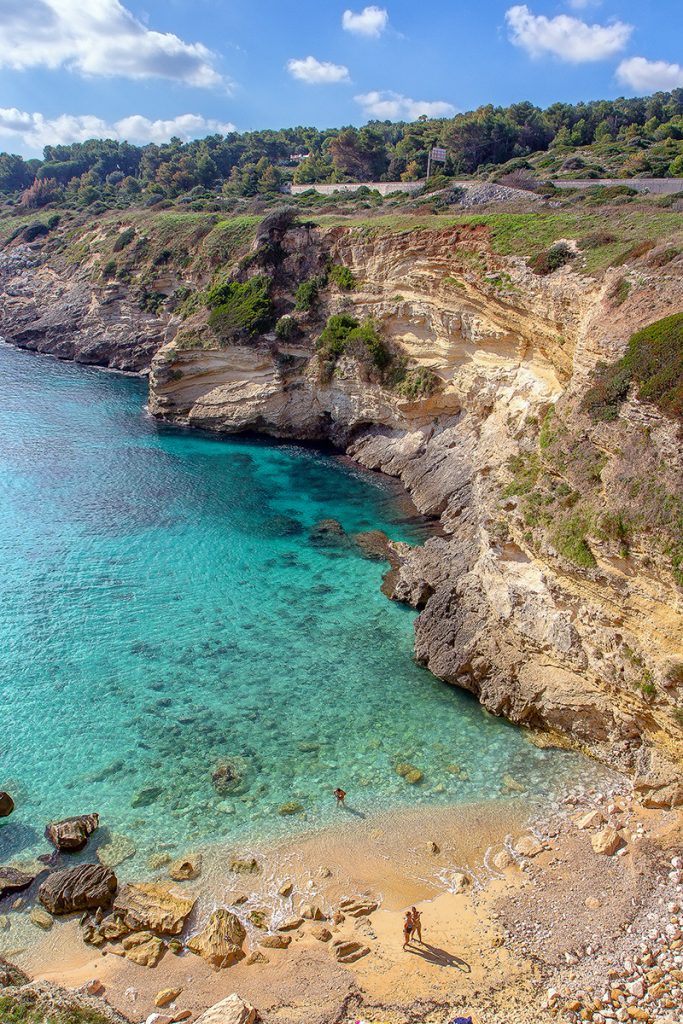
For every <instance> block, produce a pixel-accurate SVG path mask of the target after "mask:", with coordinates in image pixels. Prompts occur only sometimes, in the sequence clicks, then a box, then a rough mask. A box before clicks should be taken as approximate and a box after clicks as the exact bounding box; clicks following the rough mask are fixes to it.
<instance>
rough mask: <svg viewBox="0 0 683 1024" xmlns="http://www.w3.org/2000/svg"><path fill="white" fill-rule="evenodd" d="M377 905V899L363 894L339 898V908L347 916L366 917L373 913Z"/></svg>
mask: <svg viewBox="0 0 683 1024" xmlns="http://www.w3.org/2000/svg"><path fill="white" fill-rule="evenodd" d="M378 906H379V902H378V901H377V900H371V899H367V898H365V897H363V896H358V897H355V896H347V897H345V898H344V899H343V900H341V902H340V904H339V909H340V910H341V911H342V912H343V913H344V914H345V915H346V916H348V917H367V916H368V915H369V914H373V913H374V912H375V911H376V910H377V908H378Z"/></svg>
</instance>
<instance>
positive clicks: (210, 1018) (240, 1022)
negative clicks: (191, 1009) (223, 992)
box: [195, 992, 256, 1024]
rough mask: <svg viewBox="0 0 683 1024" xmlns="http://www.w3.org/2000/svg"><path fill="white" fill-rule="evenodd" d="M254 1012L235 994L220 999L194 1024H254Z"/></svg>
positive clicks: (248, 1004)
mask: <svg viewBox="0 0 683 1024" xmlns="http://www.w3.org/2000/svg"><path fill="white" fill-rule="evenodd" d="M255 1020H256V1010H255V1009H254V1007H253V1006H252V1005H251V1003H247V1002H245V1000H244V999H241V998H240V997H239V996H238V995H237V993H235V992H233V993H232V995H229V996H227V997H226V998H225V999H221V1001H220V1003H216V1004H215V1005H214V1006H210V1007H209V1009H208V1010H205V1012H204V1013H203V1014H202V1015H201V1017H198V1018H197V1020H196V1022H195V1024H254V1022H255Z"/></svg>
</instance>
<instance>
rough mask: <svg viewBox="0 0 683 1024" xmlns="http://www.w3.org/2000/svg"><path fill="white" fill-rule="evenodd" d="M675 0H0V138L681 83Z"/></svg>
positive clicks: (641, 90)
mask: <svg viewBox="0 0 683 1024" xmlns="http://www.w3.org/2000/svg"><path fill="white" fill-rule="evenodd" d="M682 51H683V4H681V2H680V0H529V2H528V3H515V2H512V3H511V2H509V0H508V2H505V0H501V2H499V0H473V2H464V0H386V3H382V2H380V3H377V4H371V5H366V4H364V3H363V2H362V0H361V2H360V3H355V2H353V0H350V2H346V3H345V2H344V0H342V2H340V3H337V2H336V0H0V150H5V151H10V152H15V153H21V154H22V155H24V156H39V155H41V153H42V148H43V146H44V145H46V144H51V143H59V142H62V143H70V142H79V141H83V140H85V139H87V138H93V137H107V138H120V139H128V140H129V141H130V142H135V143H138V144H142V143H145V142H150V141H151V142H158V143H161V142H165V141H168V139H169V138H171V136H178V137H180V138H182V139H184V140H187V139H192V138H201V137H202V136H204V135H207V134H213V133H215V132H220V133H225V132H228V131H232V130H234V129H236V130H238V131H248V130H252V129H257V128H284V127H288V126H294V125H314V126H316V127H318V128H327V127H334V126H341V125H348V124H354V125H362V124H364V123H366V122H367V121H368V120H372V119H376V118H379V119H380V120H385V119H389V120H406V121H410V120H414V119H416V118H417V117H419V116H420V114H427V115H429V116H446V117H448V116H452V115H453V114H454V113H456V112H457V111H465V110H471V109H474V108H475V107H477V106H479V105H481V104H483V103H493V104H500V105H507V104H509V103H514V102H517V101H519V100H525V99H528V100H531V101H532V102H534V103H537V104H538V105H540V106H548V105H549V104H551V103H554V102H555V101H558V100H562V101H566V102H576V101H577V100H582V99H583V100H589V99H608V98H614V97H617V96H636V95H646V94H648V93H651V92H655V91H657V90H660V89H661V90H670V89H672V88H677V87H683V52H682Z"/></svg>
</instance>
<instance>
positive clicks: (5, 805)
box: [0, 790, 14, 818]
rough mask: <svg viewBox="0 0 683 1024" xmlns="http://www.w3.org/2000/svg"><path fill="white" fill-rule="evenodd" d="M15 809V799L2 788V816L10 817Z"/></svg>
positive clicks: (0, 809)
mask: <svg viewBox="0 0 683 1024" xmlns="http://www.w3.org/2000/svg"><path fill="white" fill-rule="evenodd" d="M13 810H14V800H13V799H12V797H11V796H10V795H9V793H5V791H4V790H0V818H8V817H9V816H10V814H11V813H12V811H13Z"/></svg>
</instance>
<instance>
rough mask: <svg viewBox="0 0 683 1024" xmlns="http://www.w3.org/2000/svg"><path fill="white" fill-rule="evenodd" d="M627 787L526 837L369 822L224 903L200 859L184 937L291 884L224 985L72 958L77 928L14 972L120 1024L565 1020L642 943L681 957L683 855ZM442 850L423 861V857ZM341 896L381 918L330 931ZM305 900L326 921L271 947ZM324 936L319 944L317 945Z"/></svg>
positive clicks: (313, 843)
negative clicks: (602, 836)
mask: <svg viewBox="0 0 683 1024" xmlns="http://www.w3.org/2000/svg"><path fill="white" fill-rule="evenodd" d="M624 788H625V787H623V786H622V787H620V786H615V790H614V791H611V792H610V791H606V790H605V789H603V790H602V791H600V792H597V791H595V790H592V791H590V790H585V789H584V790H580V791H577V792H575V793H569V794H568V795H567V796H566V797H565V798H564V799H563V801H562V802H561V804H558V805H556V806H555V807H554V808H551V809H547V810H546V811H545V812H541V814H540V815H539V816H537V817H534V818H533V819H532V820H531V821H529V819H528V813H527V812H528V808H527V807H526V805H525V802H524V801H523V800H519V801H515V802H514V804H512V803H510V804H508V805H507V807H506V808H505V809H502V808H497V809H496V810H497V811H498V812H500V813H499V815H498V817H497V820H495V821H493V820H492V818H491V816H490V815H487V814H486V813H485V811H486V810H487V808H482V806H481V805H467V807H465V808H463V807H461V808H459V809H457V811H455V810H454V809H452V808H451V809H449V811H448V812H447V813H445V812H440V813H439V814H432V815H427V814H425V812H424V811H422V810H417V811H412V812H408V813H406V814H402V815H401V816H399V817H397V818H396V820H393V821H390V820H386V819H382V826H383V827H379V825H378V822H377V821H373V822H369V823H367V824H366V823H358V824H356V825H354V826H353V827H352V828H350V829H346V830H343V831H342V830H335V831H334V834H332V832H331V831H329V830H328V832H327V833H323V834H320V835H317V836H314V837H310V838H308V839H307V840H305V841H302V842H297V843H294V844H291V845H290V844H280V845H279V846H278V847H276V848H274V849H273V851H271V856H272V857H273V858H274V861H275V862H276V863H277V865H278V870H275V869H274V863H273V862H271V861H269V860H264V862H263V864H262V871H261V873H260V874H259V875H258V876H243V875H241V876H235V875H233V876H232V878H233V884H232V885H231V887H230V892H229V893H228V892H226V891H225V889H224V888H222V886H223V885H224V882H225V879H226V878H227V875H226V873H225V872H224V873H222V874H221V873H218V874H215V875H214V874H213V871H214V868H215V864H212V863H211V860H210V859H207V862H206V864H205V865H204V866H203V868H202V876H201V878H200V879H199V880H198V881H197V882H196V883H182V884H174V885H172V886H171V888H172V889H173V891H175V892H183V893H188V894H194V893H196V892H199V891H201V890H202V889H204V888H205V886H206V881H207V879H209V880H211V884H210V886H209V890H208V891H204V894H203V897H202V898H201V900H200V904H199V907H198V912H197V913H196V915H193V918H192V919H191V921H192V923H191V925H190V930H191V931H192V932H195V931H196V930H197V929H198V928H200V927H202V925H203V923H204V922H205V920H206V917H207V916H208V914H209V913H210V911H211V910H212V909H214V908H215V907H216V906H217V905H218V906H222V905H226V903H227V904H228V905H230V904H229V899H230V898H232V899H238V900H239V897H240V896H241V895H245V894H246V893H247V892H249V897H248V901H247V903H245V904H240V906H239V912H240V915H241V916H246V913H247V912H248V911H249V909H250V908H252V907H255V906H257V905H259V903H260V905H261V906H264V905H265V901H263V900H262V898H261V894H262V892H263V890H264V885H265V888H268V887H270V889H271V891H272V889H273V887H274V886H275V885H280V883H281V882H282V881H283V880H286V881H288V882H291V883H293V885H294V892H293V895H292V897H290V898H289V899H288V900H287V901H286V903H287V905H286V906H284V905H283V906H282V908H281V912H280V913H279V915H278V916H274V918H273V920H272V922H271V929H270V934H273V935H281V934H286V935H287V936H289V937H290V938H291V940H292V941H291V943H290V945H289V947H288V948H284V949H272V948H267V949H264V948H263V947H262V946H261V945H260V943H259V940H260V939H262V938H263V936H264V932H263V931H262V930H259V929H255V928H251V929H250V932H249V935H248V938H247V942H246V943H245V953H249V952H251V953H252V954H253V953H254V951H256V952H257V953H259V954H260V956H257V957H256V958H255V959H252V958H251V957H250V958H249V959H247V960H242V961H241V962H240V963H237V964H234V965H233V966H231V967H227V968H224V969H223V970H217V969H215V968H212V967H211V966H210V965H209V964H207V963H206V962H205V961H204V960H203V959H202V958H200V957H199V956H196V955H193V954H192V953H191V952H189V951H188V952H185V953H183V954H181V955H179V956H178V955H173V954H172V953H171V952H167V953H166V955H165V956H164V957H163V959H162V960H161V962H160V963H159V965H158V966H156V967H155V968H148V967H143V966H138V965H137V964H134V963H130V962H129V961H128V960H126V959H122V958H121V957H120V956H114V955H112V954H111V953H110V952H108V951H107V950H106V949H105V950H104V951H99V950H96V949H93V948H92V947H87V946H84V945H83V944H82V942H81V939H80V935H79V930H78V921H77V920H76V919H75V918H73V919H71V920H70V921H68V922H65V923H63V924H59V925H57V926H56V927H55V928H53V930H52V931H51V932H48V933H45V934H44V935H43V936H42V938H41V940H40V944H39V946H38V947H34V950H33V952H32V954H31V955H30V956H23V957H21V958H20V960H19V966H20V967H23V968H24V969H25V970H28V972H29V974H31V975H33V976H34V977H36V978H37V980H38V981H44V982H47V983H49V984H51V985H59V986H66V987H68V988H71V989H79V990H82V989H83V988H84V987H86V986H87V987H92V983H93V982H94V981H95V980H96V981H97V982H98V986H97V987H98V990H99V991H100V992H101V993H102V994H103V995H104V997H105V999H106V1000H107V1002H108V1003H109V1005H111V1006H112V1007H114V1008H115V1009H116V1010H118V1011H119V1012H120V1013H122V1014H124V1015H125V1016H126V1017H127V1018H128V1019H129V1020H130V1021H132V1022H139V1021H143V1020H145V1019H146V1018H147V1017H148V1016H149V1014H151V1013H153V1012H160V1013H162V1014H165V1015H167V1016H168V1017H169V1018H170V1019H171V1020H172V1019H174V1017H175V1015H176V1014H178V1015H180V1016H181V1017H182V1016H183V1015H184V1014H186V1013H189V1014H190V1015H191V1017H186V1018H185V1019H196V1017H198V1016H199V1015H200V1014H201V1013H203V1012H204V1010H205V1009H206V1008H207V1007H208V1006H211V1005H213V1004H215V1003H216V1002H218V1001H220V1000H221V999H223V998H225V997H226V996H227V995H228V994H230V993H232V992H236V993H238V994H239V996H240V997H241V998H242V999H245V1000H246V1001H247V1002H248V1003H250V1004H252V1005H254V1006H255V1007H257V1009H258V1011H259V1015H260V1019H261V1020H263V1021H264V1022H266V1024H295V1022H297V1021H300V1020H301V1019H302V1015H303V1017H305V1019H306V1020H307V1021H312V1022H314V1024H329V1022H332V1021H335V1022H336V1021H338V1022H340V1024H341V1022H342V1021H349V1022H351V1021H354V1020H356V1019H358V1018H363V1019H365V1020H368V1021H377V1022H387V1024H405V1022H406V1021H425V1022H433V1024H439V1022H440V1024H443V1022H445V1021H446V1020H450V1018H451V1017H452V1016H454V1015H455V1014H458V1013H462V1014H464V1015H470V1014H471V1015H473V1019H474V1021H475V1022H477V1024H511V1021H512V1020H514V1021H515V1024H541V1022H545V1021H548V1022H549V1021H552V1020H561V1021H570V1022H571V1021H575V1020H578V1018H579V1008H578V1005H579V1004H581V1006H582V1005H583V1003H581V999H583V998H584V996H583V995H582V993H584V994H585V992H586V991H587V990H588V989H589V988H591V987H593V988H594V990H595V991H596V993H599V991H600V988H601V987H602V988H603V989H604V987H605V985H606V984H607V976H608V974H609V975H610V977H611V979H612V981H611V984H612V986H613V987H615V986H616V987H619V985H620V984H621V985H623V984H625V982H619V980H615V979H618V978H620V977H621V976H622V975H623V974H625V973H627V972H628V971H629V970H630V971H631V973H632V972H633V970H635V968H633V967H632V966H629V965H631V959H637V957H638V956H640V955H642V953H641V952H640V950H641V947H642V946H643V942H644V941H646V940H647V941H650V942H652V939H651V938H650V939H648V938H647V937H648V935H650V936H651V935H653V934H654V932H652V929H653V927H655V926H656V927H657V928H660V929H661V930H662V934H663V935H668V936H669V940H671V941H673V952H672V955H673V956H674V957H676V956H683V954H681V953H679V952H678V951H677V949H680V946H681V942H680V941H679V940H678V939H677V937H676V936H678V935H680V934H681V933H680V928H679V927H678V925H676V927H673V926H669V927H668V931H667V929H666V928H665V925H669V921H670V920H671V921H673V920H676V921H678V916H677V915H676V914H674V916H672V915H671V912H670V910H669V909H668V908H670V907H671V906H673V905H677V904H672V903H671V902H670V901H671V899H674V898H676V894H678V899H679V903H680V899H681V898H682V897H683V872H682V871H678V870H674V871H671V866H670V865H671V864H672V863H674V861H675V860H676V858H675V856H674V855H675V854H676V853H678V852H680V848H681V841H682V840H683V814H682V813H681V812H680V811H676V810H669V811H665V810H645V809H643V808H642V807H641V806H640V805H638V804H637V803H636V802H635V801H634V800H633V798H632V796H631V795H630V794H629V793H625V792H623V790H624ZM620 789H621V792H619V790H620ZM488 810H491V808H488ZM586 814H588V815H589V816H593V817H594V818H595V820H594V821H593V824H592V825H590V826H587V825H585V824H583V823H582V822H584V821H585V817H586ZM606 823H609V825H610V826H614V827H615V828H617V827H618V828H619V833H620V835H621V836H622V842H621V845H620V852H619V853H618V854H616V855H614V854H613V855H607V856H606V855H602V854H599V853H598V852H596V849H595V845H594V841H595V837H596V835H598V834H599V833H600V832H602V831H603V830H604V828H605V827H609V826H607V824H606ZM439 841H440V842H441V844H442V845H440V846H439V852H438V853H436V854H435V853H433V852H432V849H431V846H430V844H431V843H432V842H436V843H437V845H439ZM503 854H507V856H501V855H503ZM672 857H673V859H672ZM494 861H496V862H495V863H494ZM406 862H409V864H410V865H411V868H412V874H410V873H409V872H408V871H407V870H406ZM425 868H428V869H429V870H425ZM205 871H206V874H205ZM463 878H465V879H467V881H463ZM449 879H450V881H451V883H452V884H450V885H448V880H449ZM221 896H222V899H221V898H220V897H221ZM345 896H354V897H356V898H360V899H365V900H367V901H371V905H372V904H374V903H375V902H377V903H378V906H377V908H376V909H375V910H374V911H372V912H371V913H369V914H367V915H362V916H359V917H357V918H355V919H354V918H353V917H349V916H346V919H345V920H338V919H337V917H334V916H333V915H334V914H335V908H338V907H339V903H340V901H341V900H342V899H343V898H344V897H345ZM303 900H306V901H307V902H312V903H314V904H316V905H319V906H320V908H321V911H322V913H323V915H324V917H325V918H326V920H323V921H322V922H316V921H311V920H300V921H299V924H298V926H297V927H296V928H289V927H287V929H286V930H285V931H284V932H283V931H281V930H280V928H281V925H282V923H285V922H284V918H285V916H287V915H288V916H290V917H291V914H292V913H294V914H296V912H297V910H298V909H299V907H300V906H301V905H302V901H303ZM281 903H282V901H281ZM411 904H414V905H416V906H417V907H418V908H419V910H420V912H421V914H422V919H423V925H424V935H423V939H424V942H423V943H422V944H421V945H420V944H419V943H416V942H415V943H412V944H411V946H410V947H409V949H408V950H406V951H403V950H402V948H401V944H402V936H401V922H402V917H403V911H404V909H405V908H406V907H408V906H410V905H411ZM321 927H322V928H326V929H328V930H329V932H330V933H331V936H330V939H331V941H330V939H328V941H321V939H320V937H319V934H320V929H321ZM335 941H349V942H354V943H358V944H360V945H361V946H363V947H364V948H365V949H366V950H367V952H366V953H365V954H364V955H362V956H361V957H360V958H359V959H358V960H357V961H355V962H354V963H350V964H345V963H340V962H338V960H337V959H336V958H335V956H334V953H333V948H334V942H335ZM591 943H593V944H591ZM55 946H58V952H57V955H55V951H54V947H55ZM103 952H104V955H103ZM264 957H265V959H264ZM10 959H11V957H10ZM622 961H623V963H622ZM624 964H625V966H624ZM610 972H611V973H610ZM628 983H629V984H630V982H628ZM674 985H675V982H674ZM165 989H178V990H179V993H178V995H177V997H176V998H175V999H174V1000H173V1002H172V1003H171V1004H170V1007H166V1008H164V1009H162V1010H160V1011H159V1010H158V1009H157V1008H156V1007H155V1000H156V996H157V994H158V993H159V992H160V991H161V990H165ZM673 995H674V998H675V997H676V990H675V991H674V993H673ZM660 997H661V998H663V999H666V998H668V995H662V993H661V992H660V996H659V997H658V998H660ZM585 998H586V999H587V998H588V996H586V997H585ZM624 998H625V999H631V1000H632V1001H631V1003H630V1004H628V1003H626V1002H624V1005H632V1006H637V1007H638V1008H639V1007H640V1005H641V1000H640V999H639V998H636V997H631V996H629V995H628V992H625V993H624ZM646 1004H647V1000H646ZM572 1007H574V1009H572ZM610 1019H613V1018H610V1017H607V1018H603V1020H604V1021H609V1020H610ZM616 1019H617V1020H621V1019H626V1018H623V1017H619V1018H616ZM628 1019H629V1020H632V1019H638V1020H643V1021H650V1020H652V1021H657V1022H660V1021H661V1022H664V1021H667V1019H668V1018H667V1017H666V1016H657V1017H654V1016H650V1015H647V1016H640V1017H632V1016H630V1015H629V1016H628ZM671 1021H675V1017H674V1016H672V1017H671ZM158 1024H160V1022H158Z"/></svg>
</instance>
